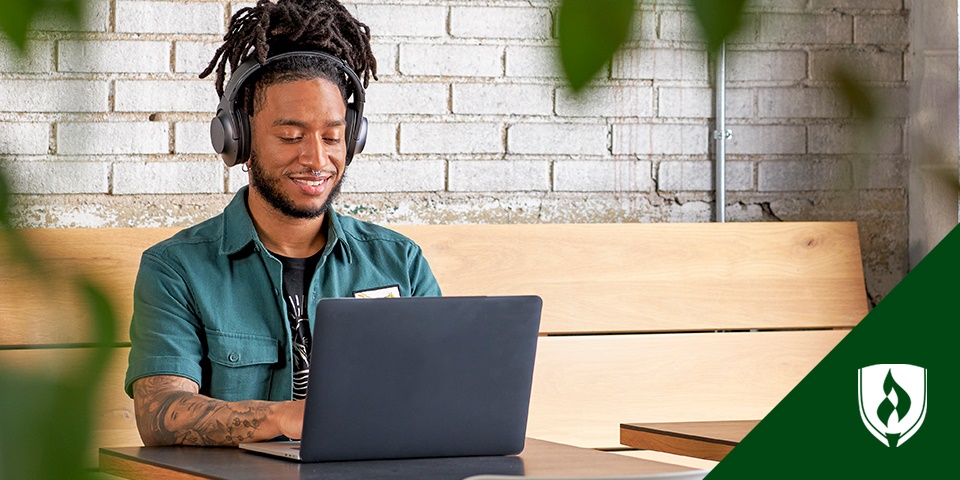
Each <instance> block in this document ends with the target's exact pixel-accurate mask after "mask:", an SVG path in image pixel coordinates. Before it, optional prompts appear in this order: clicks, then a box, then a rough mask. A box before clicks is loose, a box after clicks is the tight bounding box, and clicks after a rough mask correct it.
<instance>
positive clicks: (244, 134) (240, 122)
mask: <svg viewBox="0 0 960 480" xmlns="http://www.w3.org/2000/svg"><path fill="white" fill-rule="evenodd" d="M290 57H315V58H323V59H326V60H329V61H331V62H333V63H334V64H335V65H336V66H337V70H338V71H339V72H340V73H341V74H343V75H346V77H347V79H348V80H350V83H352V84H353V92H352V95H353V101H352V102H348V103H347V112H346V119H345V120H346V128H345V132H344V137H345V138H344V142H346V146H347V157H346V163H347V165H349V164H350V162H351V161H352V160H353V156H354V155H355V154H358V153H360V152H362V151H363V146H364V145H365V144H366V143H367V119H366V118H364V117H363V102H364V93H363V84H362V83H361V82H360V77H358V76H357V74H356V72H354V71H353V70H352V69H351V68H350V66H349V65H347V62H346V61H344V60H342V59H339V58H337V57H335V56H333V55H330V54H329V53H325V52H310V51H295V52H287V53H281V54H279V55H275V56H273V57H270V58H267V61H266V62H264V63H263V64H262V65H261V64H260V62H258V61H257V60H256V59H255V58H251V59H249V60H247V61H245V62H243V63H242V64H240V66H239V67H237V69H236V70H235V71H234V72H233V74H232V75H231V76H230V81H229V82H227V86H226V87H225V88H224V90H223V97H221V98H220V105H219V106H217V116H216V117H214V118H213V120H211V121H210V141H211V142H212V143H213V149H214V150H215V151H216V152H217V153H219V154H220V157H221V158H223V163H225V164H226V165H227V166H228V167H232V166H234V165H236V164H238V163H245V162H246V161H247V160H249V159H250V122H249V119H248V118H247V113H246V112H244V111H243V107H241V106H238V105H237V96H239V94H240V91H241V89H242V87H243V84H244V83H245V82H246V81H247V80H248V79H250V78H251V77H252V76H253V74H254V73H256V72H257V71H259V70H260V69H261V68H263V67H265V66H267V65H269V64H271V63H274V62H277V61H280V60H283V59H285V58H290Z"/></svg>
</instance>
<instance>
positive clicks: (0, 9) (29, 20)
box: [0, 0, 87, 53]
mask: <svg viewBox="0 0 960 480" xmlns="http://www.w3.org/2000/svg"><path fill="white" fill-rule="evenodd" d="M86 2H87V0H0V34H2V36H5V37H7V38H8V39H10V41H11V42H12V43H13V45H14V46H15V47H16V48H17V50H19V51H20V53H24V52H25V51H26V48H27V32H28V31H29V29H30V25H31V24H33V21H34V19H35V18H36V17H37V15H38V14H39V13H41V12H48V13H50V14H52V15H53V16H59V17H63V18H66V19H67V20H69V21H70V22H72V23H73V24H74V25H78V24H79V23H80V21H81V19H82V18H83V12H84V10H85V7H86Z"/></svg>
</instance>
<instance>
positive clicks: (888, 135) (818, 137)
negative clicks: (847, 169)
mask: <svg viewBox="0 0 960 480" xmlns="http://www.w3.org/2000/svg"><path fill="white" fill-rule="evenodd" d="M808 131H809V135H810V153H814V154H820V153H828V154H849V153H874V154H886V155H894V154H898V153H902V152H903V132H902V131H901V128H900V125H890V124H881V125H877V126H875V127H873V128H868V127H865V126H863V125H858V124H843V125H811V126H810V127H808Z"/></svg>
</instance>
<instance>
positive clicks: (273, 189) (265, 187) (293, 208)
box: [248, 151, 346, 219]
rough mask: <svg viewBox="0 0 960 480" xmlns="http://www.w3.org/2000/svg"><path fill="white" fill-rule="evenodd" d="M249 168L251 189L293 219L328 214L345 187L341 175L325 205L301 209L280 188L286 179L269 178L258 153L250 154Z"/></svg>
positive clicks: (343, 177) (280, 177)
mask: <svg viewBox="0 0 960 480" xmlns="http://www.w3.org/2000/svg"><path fill="white" fill-rule="evenodd" d="M248 168H249V169H250V188H253V189H254V190H256V191H257V193H259V194H260V196H261V197H263V198H264V200H266V201H267V203H269V204H270V206H272V207H273V208H275V209H277V210H278V211H279V212H280V213H282V214H284V215H286V216H288V217H293V218H304V219H311V218H318V217H321V216H323V214H325V213H327V210H329V209H330V205H331V204H332V203H333V202H334V201H335V200H336V199H337V198H338V197H339V196H340V186H341V185H343V180H344V179H345V178H346V176H345V175H341V177H340V180H338V181H337V183H336V185H334V186H333V188H332V189H331V190H330V194H329V195H327V199H326V200H324V202H323V205H320V206H319V207H317V208H301V207H298V206H297V205H296V204H295V203H293V200H292V199H291V198H290V197H289V196H287V195H286V194H285V193H284V192H283V190H282V189H281V188H280V185H281V183H282V182H283V181H284V178H285V177H282V176H279V177H268V176H267V174H266V172H264V170H263V167H262V166H261V165H260V162H259V158H258V157H257V152H256V151H252V152H250V162H249V167H248Z"/></svg>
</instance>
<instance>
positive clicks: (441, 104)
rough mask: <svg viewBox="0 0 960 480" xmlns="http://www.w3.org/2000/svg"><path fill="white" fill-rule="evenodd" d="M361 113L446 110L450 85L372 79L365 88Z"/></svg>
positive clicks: (369, 114)
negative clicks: (377, 81)
mask: <svg viewBox="0 0 960 480" xmlns="http://www.w3.org/2000/svg"><path fill="white" fill-rule="evenodd" d="M366 93H367V103H366V104H365V105H364V110H363V111H364V115H367V116H374V115H384V114H391V113H411V114H417V113H420V114H441V113H447V112H448V111H449V110H450V107H449V104H450V87H449V86H448V85H445V84H442V83H376V82H371V83H370V88H368V89H367V92H366Z"/></svg>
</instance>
